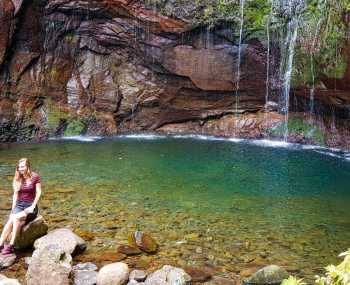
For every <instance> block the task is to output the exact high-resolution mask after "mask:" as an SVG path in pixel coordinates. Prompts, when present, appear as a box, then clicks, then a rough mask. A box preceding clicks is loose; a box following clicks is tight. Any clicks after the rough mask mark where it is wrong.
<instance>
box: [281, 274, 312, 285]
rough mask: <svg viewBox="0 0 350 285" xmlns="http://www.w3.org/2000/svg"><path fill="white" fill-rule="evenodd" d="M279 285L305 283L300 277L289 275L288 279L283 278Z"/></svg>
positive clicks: (300, 284) (301, 284) (302, 284)
mask: <svg viewBox="0 0 350 285" xmlns="http://www.w3.org/2000/svg"><path fill="white" fill-rule="evenodd" d="M281 285H306V283H305V282H302V279H297V278H296V277H294V276H289V278H288V279H285V280H283V282H282V283H281Z"/></svg>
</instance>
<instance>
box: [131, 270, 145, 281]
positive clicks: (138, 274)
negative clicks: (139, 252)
mask: <svg viewBox="0 0 350 285" xmlns="http://www.w3.org/2000/svg"><path fill="white" fill-rule="evenodd" d="M146 277H147V273H146V272H145V271H143V270H137V269H136V270H133V271H131V273H130V276H129V280H135V281H137V282H143V281H145V280H146Z"/></svg>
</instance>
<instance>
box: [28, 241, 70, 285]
mask: <svg viewBox="0 0 350 285" xmlns="http://www.w3.org/2000/svg"><path fill="white" fill-rule="evenodd" d="M71 262H72V257H71V255H70V254H68V253H67V252H66V251H65V250H63V249H62V248H61V247H60V246H59V245H57V244H49V245H46V246H45V247H40V248H38V249H36V250H35V251H34V253H33V256H32V259H31V262H30V264H29V267H28V271H27V274H26V281H27V285H52V284H55V285H69V284H70V279H69V277H70V274H71V271H72V266H71Z"/></svg>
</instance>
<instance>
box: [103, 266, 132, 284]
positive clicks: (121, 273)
mask: <svg viewBox="0 0 350 285" xmlns="http://www.w3.org/2000/svg"><path fill="white" fill-rule="evenodd" d="M128 278H129V267H128V265H127V264H125V263H123V262H116V263H111V264H108V265H106V266H104V267H102V268H101V269H100V271H99V272H98V274H97V285H122V284H124V283H125V282H126V281H127V280H128Z"/></svg>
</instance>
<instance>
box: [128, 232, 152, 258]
mask: <svg viewBox="0 0 350 285" xmlns="http://www.w3.org/2000/svg"><path fill="white" fill-rule="evenodd" d="M128 240H129V244H130V245H131V246H132V247H138V248H140V249H141V250H142V251H144V252H147V253H155V252H156V251H157V249H158V244H157V242H156V241H155V240H154V239H153V238H152V237H151V236H150V235H149V234H147V233H143V232H140V231H136V232H135V233H134V234H133V235H130V236H129V239H128Z"/></svg>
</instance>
